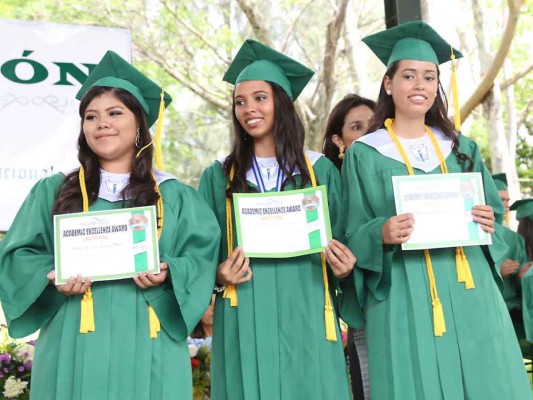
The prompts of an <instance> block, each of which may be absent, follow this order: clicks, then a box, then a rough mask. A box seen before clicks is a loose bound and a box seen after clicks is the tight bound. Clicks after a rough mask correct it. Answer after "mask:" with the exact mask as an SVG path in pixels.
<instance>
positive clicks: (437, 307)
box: [424, 250, 446, 336]
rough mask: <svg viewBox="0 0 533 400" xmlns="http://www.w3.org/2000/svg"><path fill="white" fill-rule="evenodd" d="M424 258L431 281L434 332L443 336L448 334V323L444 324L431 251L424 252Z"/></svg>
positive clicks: (430, 293)
mask: <svg viewBox="0 0 533 400" xmlns="http://www.w3.org/2000/svg"><path fill="white" fill-rule="evenodd" d="M424 258H425V259H426V269H427V273H428V280H429V295H430V297H431V307H432V309H433V332H434V333H435V336H442V335H444V333H446V323H445V322H444V311H443V310H442V304H441V302H440V299H439V294H438V293H437V285H436V283H435V275H434V274H433V263H432V262H431V256H430V254H429V250H424Z"/></svg>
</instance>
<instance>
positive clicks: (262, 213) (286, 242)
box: [233, 186, 331, 258]
mask: <svg viewBox="0 0 533 400" xmlns="http://www.w3.org/2000/svg"><path fill="white" fill-rule="evenodd" d="M233 205H234V210H235V221H236V228H237V238H238V243H239V246H240V247H241V248H242V249H243V250H244V254H245V255H246V256H247V257H272V258H283V257H295V256H300V255H304V254H311V253H318V252H321V251H322V250H324V248H325V247H326V246H327V244H328V242H329V241H330V240H331V224H330V219H329V208H328V198H327V191H326V187H325V186H318V187H311V188H306V189H299V190H291V191H287V192H272V193H235V194H234V195H233Z"/></svg>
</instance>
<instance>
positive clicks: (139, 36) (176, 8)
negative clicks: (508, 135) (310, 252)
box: [0, 0, 531, 185]
mask: <svg viewBox="0 0 533 400" xmlns="http://www.w3.org/2000/svg"><path fill="white" fill-rule="evenodd" d="M452 1H455V2H457V1H459V0H452ZM494 1H495V2H497V3H498V4H501V2H502V1H503V0H494ZM522 1H523V0H508V1H507V2H508V7H509V10H510V12H509V15H510V17H509V19H508V23H507V27H508V29H507V30H506V31H505V32H508V33H506V34H505V35H504V37H503V39H502V40H501V45H500V49H501V50H498V51H497V52H496V55H497V56H496V57H494V61H493V62H490V63H487V65H491V66H492V67H491V68H490V69H488V70H487V71H493V70H496V71H500V70H501V65H502V62H500V60H503V59H505V58H506V56H507V55H508V53H509V52H510V51H511V55H512V56H514V54H516V51H517V50H516V49H513V47H512V46H511V44H512V43H513V42H512V38H513V35H512V34H509V32H510V33H512V32H515V31H516V26H517V23H518V21H519V19H518V15H519V14H520V6H521V4H522ZM376 4H379V7H376ZM433 6H434V5H433V4H432V2H431V1H430V0H423V7H422V9H423V13H424V15H425V16H426V17H427V18H431V16H430V15H428V11H430V10H431V8H432V7H433ZM429 14H430V13H429ZM520 15H521V14H520ZM0 17H9V18H18V19H35V20H46V21H53V22H61V23H82V24H94V25H103V26H114V27H123V28H129V29H131V32H132V40H133V45H134V54H133V60H134V63H135V65H136V66H138V67H139V68H140V69H142V70H143V71H145V72H146V73H148V74H149V75H150V76H152V77H154V79H155V80H157V81H158V82H161V83H162V84H163V85H164V86H165V88H166V89H167V91H169V92H170V93H172V94H173V97H174V104H173V105H172V106H171V108H170V109H169V110H168V112H167V116H166V119H167V122H166V125H165V126H166V128H165V130H166V133H165V139H164V154H165V161H166V169H167V170H168V171H170V172H172V173H174V174H176V175H177V176H178V177H179V178H180V179H182V180H184V181H185V182H187V183H191V184H193V185H196V184H197V182H198V178H199V176H200V173H201V171H202V170H203V168H204V167H205V166H206V165H208V164H209V163H211V162H212V160H213V159H215V158H221V157H223V156H224V155H225V154H226V153H227V151H228V148H229V140H230V132H231V118H230V110H231V90H232V88H231V85H229V84H226V83H224V82H222V81H221V77H222V76H223V74H224V72H225V70H226V69H227V67H228V65H229V63H230V62H231V59H232V57H233V55H234V54H235V52H236V51H237V49H238V48H239V46H240V44H241V43H242V41H243V40H244V39H245V38H248V37H251V38H256V39H258V40H260V41H262V42H264V43H266V44H269V45H271V46H273V47H274V48H276V49H278V50H280V51H282V52H285V53H286V54H288V55H290V56H291V57H294V58H295V59H297V60H299V61H301V62H303V63H304V64H306V65H308V66H310V67H311V68H312V69H314V70H315V71H316V74H315V76H314V78H313V80H312V81H311V83H310V84H309V85H308V87H307V88H306V90H305V91H304V93H303V94H302V95H301V96H300V98H299V99H298V100H297V102H296V106H297V109H298V111H299V113H300V115H301V116H302V119H303V121H304V124H305V125H306V129H307V139H306V140H307V145H308V146H309V147H311V148H312V149H314V150H320V147H321V135H322V132H323V128H324V125H325V121H326V119H327V116H328V113H329V110H330V109H331V106H332V104H333V103H335V102H336V101H337V100H338V99H340V98H342V97H343V96H344V95H345V94H346V93H349V92H353V91H357V92H358V93H359V94H362V95H366V96H367V97H371V98H375V97H377V93H378V88H379V81H380V79H381V77H382V74H383V72H384V71H385V68H384V66H383V65H381V64H380V62H379V61H378V60H377V59H376V58H375V57H374V56H373V55H371V53H370V51H369V50H368V49H366V48H365V46H363V45H362V44H361V43H360V38H361V37H363V36H365V35H366V34H370V33H373V32H376V31H378V30H380V29H383V28H384V27H385V24H384V8H383V4H382V3H381V2H380V3H376V2H374V1H370V0H351V1H350V0H277V1H274V2H273V3H269V2H262V1H257V0H237V1H231V0H210V1H196V2H185V1H178V0H132V1H129V2H123V1H118V0H106V1H101V0H85V1H83V2H82V1H80V0H53V1H52V0H50V1H42V0H28V1H25V2H20V0H4V1H3V2H2V5H0ZM429 22H430V23H433V21H432V20H431V19H430V20H429ZM492 22H493V21H491V24H492ZM442 23H443V22H442V21H437V19H435V24H434V25H438V24H442ZM487 25H489V23H487ZM437 30H439V29H437ZM489 50H491V49H489ZM489 54H490V55H491V56H492V54H493V52H492V50H491V51H489ZM507 58H511V57H507ZM498 63H499V64H498ZM513 64H515V62H513ZM530 64H531V63H530ZM498 65H499V67H498ZM513 68H514V67H513ZM515 70H516V71H519V72H518V73H515V74H514V75H513V74H512V73H510V74H509V75H506V76H505V77H502V76H498V79H499V81H500V84H499V86H502V87H506V88H516V84H517V82H519V79H522V80H523V79H525V78H526V77H527V73H528V72H529V71H530V70H531V67H529V69H528V64H527V63H526V65H520V67H519V68H516V69H515ZM520 74H522V76H521V77H520ZM484 76H485V78H484V79H482V80H481V84H480V86H482V87H483V88H485V89H483V90H481V89H478V90H476V91H474V94H473V95H472V96H471V97H470V99H468V100H467V101H466V102H465V103H464V105H463V107H462V111H461V116H462V117H463V119H465V118H467V116H469V115H470V114H471V113H472V112H473V111H472V110H475V108H476V107H477V105H478V104H479V102H480V101H481V100H482V99H483V98H484V95H482V96H481V97H480V96H479V93H485V94H486V93H487V92H488V90H487V87H488V88H492V86H493V82H494V79H495V77H496V75H494V74H489V72H487V73H486V74H485V75H484ZM475 79H476V80H478V79H477V78H475ZM487 82H488V85H489V86H487ZM530 98H531V97H529V99H530ZM476 99H477V100H476ZM525 107H526V106H525V104H524V98H523V95H522V94H520V93H518V92H517V99H516V108H517V112H521V111H523V110H524V109H525ZM467 111H468V112H467ZM475 112H477V111H474V113H475ZM507 112H511V111H507ZM526 119H527V117H524V120H526ZM517 126H518V127H521V126H526V125H524V124H523V123H520V118H518V119H517ZM519 129H520V128H519ZM520 154H521V153H520Z"/></svg>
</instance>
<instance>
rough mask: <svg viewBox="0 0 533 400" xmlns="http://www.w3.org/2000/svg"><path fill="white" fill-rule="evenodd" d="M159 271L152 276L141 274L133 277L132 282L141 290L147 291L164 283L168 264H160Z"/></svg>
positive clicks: (149, 273)
mask: <svg viewBox="0 0 533 400" xmlns="http://www.w3.org/2000/svg"><path fill="white" fill-rule="evenodd" d="M159 269H160V272H159V273H158V274H152V273H151V272H148V273H144V272H141V273H140V274H138V275H137V276H134V277H133V281H134V282H135V284H136V285H137V286H139V287H140V288H141V289H148V288H151V287H154V286H157V285H160V284H162V283H163V282H164V281H165V279H167V275H168V264H167V263H166V262H162V263H160V264H159Z"/></svg>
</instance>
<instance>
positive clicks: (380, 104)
mask: <svg viewBox="0 0 533 400" xmlns="http://www.w3.org/2000/svg"><path fill="white" fill-rule="evenodd" d="M399 65H400V61H395V62H394V63H392V64H391V65H390V67H389V68H388V69H387V72H385V76H388V77H389V78H390V79H392V78H393V77H394V75H395V74H396V72H397V71H398V66H399ZM437 78H438V82H439V88H438V95H437V97H435V101H434V102H433V105H432V106H431V108H430V109H429V110H428V112H427V113H426V116H425V118H424V123H425V124H426V125H428V126H434V127H436V128H438V129H440V130H442V132H444V135H446V137H448V138H450V139H451V140H452V142H453V144H452V151H453V153H454V154H455V157H456V158H457V161H458V162H459V164H465V167H464V170H465V171H471V170H472V167H473V164H474V163H473V161H472V159H471V158H470V157H469V156H468V155H467V154H464V153H461V152H459V135H460V134H461V132H457V133H456V131H455V129H454V126H453V124H452V122H451V121H450V119H449V118H448V99H447V98H446V94H445V93H444V89H443V88H442V85H441V82H440V70H439V67H438V66H437ZM394 116H395V107H394V102H393V100H392V96H389V95H388V94H387V92H386V90H385V84H384V79H383V80H382V81H381V87H380V89H379V96H378V101H377V104H376V108H375V110H374V118H373V120H372V121H373V122H372V124H371V126H370V127H369V128H368V132H374V131H377V130H378V129H381V128H385V125H384V123H385V120H386V119H387V118H394Z"/></svg>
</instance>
